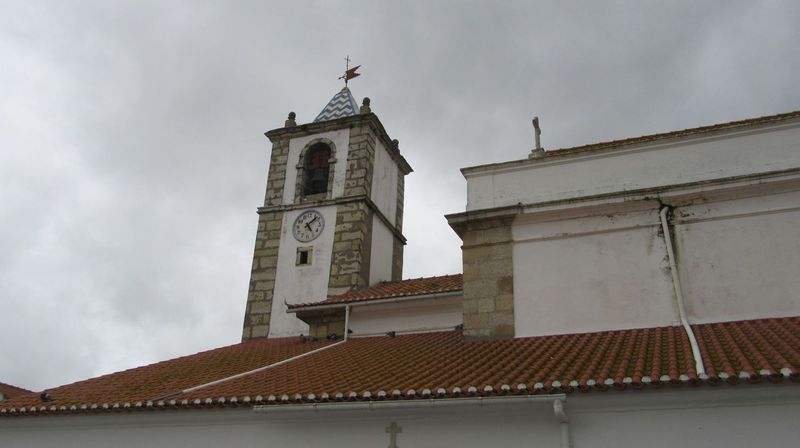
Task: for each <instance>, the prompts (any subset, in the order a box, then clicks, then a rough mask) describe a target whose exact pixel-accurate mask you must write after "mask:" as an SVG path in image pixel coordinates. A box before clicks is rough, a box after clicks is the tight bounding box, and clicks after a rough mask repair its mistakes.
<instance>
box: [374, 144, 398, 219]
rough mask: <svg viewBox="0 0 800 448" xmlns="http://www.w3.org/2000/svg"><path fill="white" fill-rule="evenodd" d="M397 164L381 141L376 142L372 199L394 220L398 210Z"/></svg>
mask: <svg viewBox="0 0 800 448" xmlns="http://www.w3.org/2000/svg"><path fill="white" fill-rule="evenodd" d="M397 176H398V169H397V164H396V163H395V162H394V160H393V159H392V157H391V156H390V155H389V153H388V152H387V151H386V148H385V147H384V146H383V144H382V143H381V142H377V143H376V144H375V166H374V168H373V170H372V193H371V197H370V199H372V202H374V203H375V205H376V206H377V207H378V210H380V212H381V213H383V216H385V217H386V219H388V220H389V222H394V218H395V213H396V212H397Z"/></svg>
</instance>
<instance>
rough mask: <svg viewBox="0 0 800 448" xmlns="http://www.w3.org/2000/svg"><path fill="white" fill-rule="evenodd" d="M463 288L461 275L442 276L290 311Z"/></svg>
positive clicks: (346, 295)
mask: <svg viewBox="0 0 800 448" xmlns="http://www.w3.org/2000/svg"><path fill="white" fill-rule="evenodd" d="M462 288H463V280H462V275H461V274H451V275H442V276H438V277H424V278H413V279H407V280H398V281H393V282H381V283H378V284H377V285H375V286H372V287H369V288H366V289H362V290H359V291H350V292H346V293H344V294H340V295H336V296H329V297H328V298H327V299H325V300H323V301H320V302H309V303H300V304H292V305H289V309H297V308H303V307H307V306H316V305H328V304H338V303H341V304H347V303H355V302H364V301H368V300H378V299H388V298H393V297H408V296H421V295H428V294H439V293H446V292H458V291H461V289H462Z"/></svg>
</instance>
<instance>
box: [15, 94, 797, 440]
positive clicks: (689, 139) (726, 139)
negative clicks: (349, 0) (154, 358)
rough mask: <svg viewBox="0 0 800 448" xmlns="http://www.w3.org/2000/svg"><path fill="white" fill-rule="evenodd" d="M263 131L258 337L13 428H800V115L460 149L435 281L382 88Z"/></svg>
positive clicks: (777, 436)
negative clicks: (411, 209) (450, 267)
mask: <svg viewBox="0 0 800 448" xmlns="http://www.w3.org/2000/svg"><path fill="white" fill-rule="evenodd" d="M265 135H266V137H267V138H268V139H269V141H270V143H271V152H270V153H269V171H268V173H266V175H267V176H266V177H267V182H266V193H265V198H264V202H263V204H261V206H260V207H258V230H257V234H256V238H255V248H254V255H253V264H252V271H251V275H250V283H249V290H248V294H247V297H246V305H245V312H244V322H243V326H242V339H241V342H237V343H234V344H232V345H229V346H226V347H221V348H218V349H214V350H209V351H205V352H201V353H197V354H194V355H189V356H185V357H180V358H176V359H172V360H168V361H163V362H160V363H156V364H152V365H147V366H143V367H138V368H134V369H130V370H125V371H122V372H117V373H112V374H109V375H104V376H100V377H97V378H92V379H88V380H85V381H80V382H77V383H73V384H68V385H64V386H60V387H56V388H52V389H48V390H47V391H43V392H37V393H27V394H23V395H19V396H15V397H11V398H9V399H7V400H5V401H2V402H0V441H2V442H3V443H8V444H9V446H31V447H39V446H41V447H49V446H53V447H55V446H81V447H95V446H97V447H100V446H108V445H111V444H113V445H114V446H120V447H137V446H144V445H153V444H156V445H171V446H198V447H206V446H208V447H212V446H236V447H239V446H242V447H244V446H248V447H249V446H252V447H256V446H258V447H313V446H325V447H347V448H352V447H389V448H397V447H405V448H410V447H415V448H417V447H450V446H459V447H486V446H494V445H497V444H498V443H501V444H504V445H507V446H514V447H516V446H520V447H521V446H543V447H544V446H546V447H562V448H567V447H578V448H579V447H590V446H591V447H620V446H653V447H674V446H784V445H794V444H796V440H797V436H798V430H797V415H800V111H798V112H790V113H784V114H779V115H773V116H767V117H759V118H752V119H746V120H742V121H736V122H730V123H724V124H717V125H711V126H704V127H698V128H693V129H686V130H681V131H673V132H666V133H661V134H654V135H647V136H642V137H633V138H629V139H625V140H617V141H609V142H602V143H596V144H591V145H585V146H579V147H573V148H562V149H553V150H545V149H543V148H541V147H540V146H539V145H538V144H537V145H536V147H535V148H534V149H533V150H532V151H530V150H528V149H523V150H521V151H520V160H514V161H507V162H498V163H493V164H489V165H482V166H475V167H469V168H463V169H462V173H463V175H464V177H465V178H466V180H467V204H466V207H465V209H464V210H463V211H462V212H459V213H455V214H451V215H448V216H447V217H446V218H447V220H448V223H449V225H450V226H451V227H452V229H453V230H454V231H455V232H456V233H457V234H458V236H459V237H460V238H461V240H462V243H463V245H462V254H463V271H462V272H461V273H454V274H452V275H444V276H437V277H428V278H417V279H402V271H403V247H404V245H405V243H406V238H405V237H404V236H403V204H404V184H405V176H406V175H407V174H409V173H411V172H412V168H411V166H410V164H409V163H408V162H407V161H406V159H405V158H404V157H403V155H402V153H401V150H400V145H399V143H398V140H393V139H392V138H391V137H390V136H389V134H388V132H387V130H386V129H385V128H384V125H383V124H382V123H381V121H380V120H379V119H378V116H377V115H376V114H375V113H373V112H372V106H371V104H370V100H369V99H368V98H364V99H363V101H362V103H361V105H360V106H359V104H358V103H357V102H356V100H355V98H354V97H353V95H352V93H351V91H350V90H349V88H348V87H345V88H343V89H342V90H341V91H340V92H338V93H336V94H335V95H334V96H333V98H332V99H331V100H330V102H329V103H328V104H327V105H326V106H325V107H324V108H323V110H322V112H320V113H319V115H318V116H317V117H316V118H315V119H314V120H313V121H312V122H310V123H298V122H297V116H296V115H295V113H293V112H292V113H290V114H289V116H288V118H287V120H286V121H285V123H284V125H283V127H280V128H277V129H274V130H271V131H269V132H267V133H266V134H265ZM537 140H538V139H537ZM792 441H795V442H792Z"/></svg>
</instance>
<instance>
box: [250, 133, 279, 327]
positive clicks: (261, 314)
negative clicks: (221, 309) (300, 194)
mask: <svg viewBox="0 0 800 448" xmlns="http://www.w3.org/2000/svg"><path fill="white" fill-rule="evenodd" d="M288 158H289V140H288V139H279V140H275V141H273V143H272V154H271V156H270V163H269V174H268V176H267V191H266V193H265V194H264V206H265V207H268V206H271V205H280V204H281V203H282V202H283V187H284V184H285V181H286V163H287V161H288ZM282 225H283V212H281V211H269V212H259V216H258V230H257V231H256V244H255V250H254V252H253V265H252V268H251V271H250V285H249V288H248V291H247V304H246V307H245V312H244V323H243V325H242V340H243V341H246V340H248V339H251V338H265V337H267V335H269V319H270V313H271V310H272V294H273V289H274V287H275V273H276V272H277V266H278V246H279V245H280V240H281V226H282Z"/></svg>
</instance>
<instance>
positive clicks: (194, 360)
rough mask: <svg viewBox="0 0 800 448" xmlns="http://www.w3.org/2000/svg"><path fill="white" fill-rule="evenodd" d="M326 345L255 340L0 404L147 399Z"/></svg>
mask: <svg viewBox="0 0 800 448" xmlns="http://www.w3.org/2000/svg"><path fill="white" fill-rule="evenodd" d="M325 344H327V342H313V343H312V342H308V343H301V342H300V340H299V338H278V339H255V340H250V341H246V342H242V343H239V344H235V345H230V346H227V347H222V348H218V349H214V350H209V351H205V352H200V353H197V354H194V355H189V356H184V357H180V358H175V359H171V360H169V361H163V362H159V363H156V364H150V365H146V366H142V367H137V368H134V369H129V370H124V371H121V372H116V373H112V374H109V375H103V376H99V377H97V378H91V379H88V380H85V381H79V382H76V383H72V384H67V385H64V386H60V387H56V388H53V389H48V390H47V392H48V393H49V394H50V396H51V397H52V400H51V401H48V402H43V401H41V399H40V398H39V395H38V394H35V395H28V396H20V397H17V398H12V399H9V400H6V401H3V402H0V403H2V404H0V407H9V406H15V407H19V406H31V405H35V406H48V407H49V406H71V405H81V404H87V403H88V404H92V403H94V404H102V403H114V402H118V403H120V404H122V403H126V402H128V403H131V404H133V403H136V402H139V401H141V402H146V401H148V400H155V399H157V398H159V397H161V396H164V395H168V394H172V393H175V392H180V391H181V390H183V389H188V388H190V387H193V386H197V385H200V384H204V383H207V382H210V381H214V380H217V379H220V378H225V377H228V376H231V375H235V374H237V373H242V372H247V371H249V370H253V369H256V368H259V367H262V366H265V365H268V364H272V363H274V362H277V361H281V360H283V359H287V358H291V357H293V356H296V355H299V354H301V353H304V352H307V351H310V350H313V349H315V348H319V347H321V346H323V345H325Z"/></svg>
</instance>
